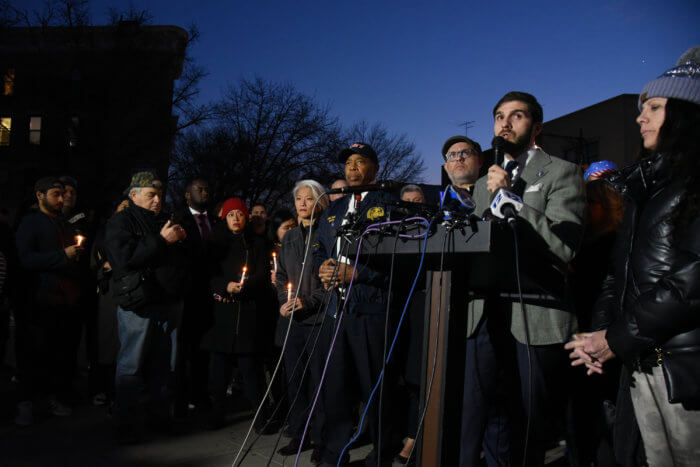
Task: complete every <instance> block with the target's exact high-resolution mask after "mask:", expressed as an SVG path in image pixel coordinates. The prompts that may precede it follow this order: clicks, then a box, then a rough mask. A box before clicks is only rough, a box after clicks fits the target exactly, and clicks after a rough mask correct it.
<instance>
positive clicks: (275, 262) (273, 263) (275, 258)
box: [272, 251, 277, 272]
mask: <svg viewBox="0 0 700 467" xmlns="http://www.w3.org/2000/svg"><path fill="white" fill-rule="evenodd" d="M272 265H273V267H274V269H275V272H277V253H275V252H274V251H273V252H272Z"/></svg>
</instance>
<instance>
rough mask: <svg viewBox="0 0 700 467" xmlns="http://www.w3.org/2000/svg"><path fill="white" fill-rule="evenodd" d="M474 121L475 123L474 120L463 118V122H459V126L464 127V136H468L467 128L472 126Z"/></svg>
mask: <svg viewBox="0 0 700 467" xmlns="http://www.w3.org/2000/svg"><path fill="white" fill-rule="evenodd" d="M474 123H476V121H474V120H469V121H466V120H465V122H464V123H460V124H459V126H463V127H464V136H469V129H470V128H474Z"/></svg>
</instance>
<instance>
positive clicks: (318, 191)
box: [292, 179, 329, 211]
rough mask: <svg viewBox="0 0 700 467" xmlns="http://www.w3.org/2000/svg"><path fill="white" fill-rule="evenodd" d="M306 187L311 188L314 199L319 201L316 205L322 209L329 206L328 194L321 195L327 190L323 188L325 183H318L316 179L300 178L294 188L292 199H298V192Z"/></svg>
mask: <svg viewBox="0 0 700 467" xmlns="http://www.w3.org/2000/svg"><path fill="white" fill-rule="evenodd" d="M304 187H308V188H310V189H311V195H312V196H313V197H314V201H318V203H317V204H316V205H317V206H318V208H319V209H320V210H321V211H323V210H324V209H326V208H327V207H328V204H329V201H328V196H321V195H322V194H323V193H325V191H326V190H325V188H323V185H321V184H320V183H318V182H317V181H316V180H310V179H307V180H299V181H298V182H297V183H296V185H294V189H293V190H292V199H296V197H297V192H298V191H299V190H301V189H302V188H304ZM319 198H320V199H319Z"/></svg>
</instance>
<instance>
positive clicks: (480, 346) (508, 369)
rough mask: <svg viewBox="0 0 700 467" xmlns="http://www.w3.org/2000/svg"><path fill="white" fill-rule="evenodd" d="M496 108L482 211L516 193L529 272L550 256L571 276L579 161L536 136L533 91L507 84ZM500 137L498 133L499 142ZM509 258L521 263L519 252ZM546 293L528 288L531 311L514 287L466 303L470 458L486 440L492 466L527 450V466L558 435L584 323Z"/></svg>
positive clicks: (580, 205)
mask: <svg viewBox="0 0 700 467" xmlns="http://www.w3.org/2000/svg"><path fill="white" fill-rule="evenodd" d="M493 116H494V135H495V136H496V137H501V138H502V139H501V140H499V141H498V144H499V145H500V147H499V148H498V149H499V150H501V151H502V152H503V155H504V156H505V157H504V158H503V160H502V161H500V160H498V159H497V161H496V163H495V164H494V165H492V166H491V167H490V168H489V170H488V174H487V175H486V176H484V177H482V178H480V179H479V180H478V181H477V182H476V185H475V189H474V202H475V204H476V214H478V215H482V214H483V213H484V211H487V209H489V207H490V209H491V211H493V212H494V213H496V216H497V217H500V215H503V212H505V211H506V209H503V210H502V209H501V208H502V207H503V206H500V205H498V204H497V203H498V200H501V199H504V198H506V197H510V198H511V199H514V200H515V201H513V202H512V203H511V204H512V206H513V207H514V209H512V210H511V211H510V213H509V214H510V216H511V217H512V218H513V219H511V221H513V222H514V225H513V227H514V228H515V231H516V232H517V235H518V239H519V240H520V245H519V250H520V251H521V255H520V256H521V258H522V257H523V256H524V255H523V253H524V252H527V255H528V256H529V257H530V258H535V262H533V263H526V264H523V261H522V259H521V276H522V277H527V276H528V275H529V274H532V273H534V269H535V268H536V267H535V266H534V263H542V264H546V265H548V266H551V268H550V271H554V270H556V271H559V273H560V274H558V275H559V276H560V277H561V278H562V279H563V275H564V274H565V271H566V265H567V263H568V262H569V261H571V259H572V258H573V257H574V253H575V251H576V248H577V247H578V245H579V242H580V240H581V235H582V230H583V229H582V221H583V213H584V196H583V178H582V177H581V174H580V172H579V170H578V167H577V166H576V165H574V164H572V163H569V162H566V161H564V160H562V159H559V158H556V157H553V156H550V155H549V154H547V153H545V152H544V151H543V150H542V149H540V148H539V147H537V146H536V145H535V138H536V137H537V135H539V134H540V132H541V131H542V107H541V106H540V104H539V103H538V102H537V100H536V99H535V97H534V96H532V95H531V94H528V93H524V92H515V91H513V92H509V93H508V94H506V95H505V96H503V97H502V98H501V99H500V100H499V101H498V103H497V104H496V106H495V107H494V110H493ZM496 144H497V141H496V140H494V149H496ZM501 190H506V191H508V193H506V194H503V192H502V191H501ZM498 195H501V196H498ZM499 214H500V215H499ZM511 237H512V235H510V236H505V237H504V238H505V239H510V238H511ZM494 248H501V245H500V244H499V245H495V247H494ZM502 266H503V267H504V268H514V267H515V258H513V262H512V263H510V264H503V265H502ZM552 268H553V269H552ZM562 283H563V281H562ZM505 287H506V286H505V284H504V288H505ZM507 287H508V288H507V291H508V292H511V291H512V290H513V289H512V288H511V286H507ZM499 292H506V290H502V291H500V290H499ZM544 295H546V294H543V296H542V297H541V299H538V298H537V297H535V298H533V297H532V296H529V297H528V299H527V300H525V313H524V314H523V311H522V310H521V306H520V301H519V298H518V297H517V294H512V293H509V294H504V293H495V294H493V295H491V296H489V297H488V298H487V299H486V300H472V301H471V302H470V303H469V305H468V318H467V347H466V363H465V376H464V383H465V384H464V399H463V401H464V405H463V416H462V440H461V443H462V445H461V453H460V464H461V465H463V466H473V465H478V464H479V456H480V453H481V451H482V449H483V450H484V451H485V453H486V458H487V463H488V465H509V464H512V465H522V464H523V459H524V456H525V458H526V462H525V465H528V466H534V465H543V464H544V451H545V443H546V441H547V438H548V436H549V435H550V434H551V433H548V432H547V431H548V430H549V429H550V428H553V427H556V426H557V423H554V424H552V423H550V421H551V420H552V416H555V417H556V416H560V415H561V414H562V412H563V405H557V403H558V402H561V403H562V404H563V401H564V398H565V391H564V388H563V383H564V378H565V376H564V375H565V374H566V372H567V371H568V369H569V363H568V357H567V352H566V351H565V350H564V345H563V344H564V343H565V342H567V340H569V338H570V337H571V335H572V334H573V333H574V332H576V330H577V322H576V316H575V314H574V313H573V310H567V309H565V308H566V307H565V306H564V305H563V304H561V300H562V297H556V298H557V299H558V300H552V298H551V297H549V298H546V297H545V296H544ZM553 303H557V304H556V305H554V304H553ZM528 422H529V430H528ZM526 440H527V441H526ZM526 445H527V446H526Z"/></svg>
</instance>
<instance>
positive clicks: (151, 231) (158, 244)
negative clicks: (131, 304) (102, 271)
mask: <svg viewBox="0 0 700 467" xmlns="http://www.w3.org/2000/svg"><path fill="white" fill-rule="evenodd" d="M166 222H167V216H164V215H163V216H156V215H155V214H154V213H153V212H152V211H149V210H148V209H143V208H141V207H139V206H136V205H135V204H133V203H131V202H130V204H129V207H128V208H127V209H124V210H123V211H121V212H118V213H116V214H114V215H113V216H112V217H111V218H110V219H109V221H108V222H107V226H106V227H105V239H104V244H103V245H104V250H105V254H106V255H107V259H108V260H109V263H110V265H111V266H112V277H113V279H114V281H118V280H119V278H121V277H123V276H125V275H127V274H129V273H133V272H136V271H139V272H144V273H145V276H146V277H147V280H148V281H149V287H148V289H149V291H150V294H151V295H152V296H151V297H149V303H170V302H174V301H178V300H181V299H182V297H183V295H184V293H185V292H186V291H187V287H188V284H189V282H190V252H189V251H188V249H187V244H186V243H184V242H178V243H175V244H172V245H168V244H167V243H166V241H165V239H164V238H163V237H162V236H161V235H160V230H161V228H162V227H163V226H164V225H165V223H166Z"/></svg>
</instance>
